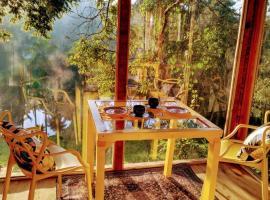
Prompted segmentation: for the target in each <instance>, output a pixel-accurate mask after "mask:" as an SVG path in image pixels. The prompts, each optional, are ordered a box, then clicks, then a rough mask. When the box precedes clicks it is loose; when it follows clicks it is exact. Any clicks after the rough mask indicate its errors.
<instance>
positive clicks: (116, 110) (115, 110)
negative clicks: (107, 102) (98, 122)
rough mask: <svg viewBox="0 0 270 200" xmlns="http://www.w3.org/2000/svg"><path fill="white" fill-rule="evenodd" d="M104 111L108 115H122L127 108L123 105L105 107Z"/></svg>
mask: <svg viewBox="0 0 270 200" xmlns="http://www.w3.org/2000/svg"><path fill="white" fill-rule="evenodd" d="M104 112H105V113H106V114H108V115H123V114H126V113H127V109H126V108H123V107H106V108H104Z"/></svg>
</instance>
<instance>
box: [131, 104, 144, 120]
mask: <svg viewBox="0 0 270 200" xmlns="http://www.w3.org/2000/svg"><path fill="white" fill-rule="evenodd" d="M133 113H134V114H135V117H142V116H143V114H144V113H145V107H144V106H143V105H135V106H134V107H133Z"/></svg>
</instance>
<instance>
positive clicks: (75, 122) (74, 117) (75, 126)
mask: <svg viewBox="0 0 270 200" xmlns="http://www.w3.org/2000/svg"><path fill="white" fill-rule="evenodd" d="M72 115H73V128H74V134H75V142H76V145H78V127H77V121H76V113H75V111H74V112H73V114H72Z"/></svg>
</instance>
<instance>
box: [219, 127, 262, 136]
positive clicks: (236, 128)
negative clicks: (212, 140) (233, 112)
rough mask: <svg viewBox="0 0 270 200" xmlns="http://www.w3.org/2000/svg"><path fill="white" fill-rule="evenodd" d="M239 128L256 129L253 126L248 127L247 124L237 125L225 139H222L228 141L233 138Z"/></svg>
mask: <svg viewBox="0 0 270 200" xmlns="http://www.w3.org/2000/svg"><path fill="white" fill-rule="evenodd" d="M240 128H250V129H257V128H258V126H253V125H248V124H239V125H237V126H236V127H235V129H234V130H233V131H232V132H231V133H230V134H229V135H227V136H226V137H224V138H223V139H230V138H231V137H233V136H234V135H235V134H236V133H237V131H238V130H239V129H240Z"/></svg>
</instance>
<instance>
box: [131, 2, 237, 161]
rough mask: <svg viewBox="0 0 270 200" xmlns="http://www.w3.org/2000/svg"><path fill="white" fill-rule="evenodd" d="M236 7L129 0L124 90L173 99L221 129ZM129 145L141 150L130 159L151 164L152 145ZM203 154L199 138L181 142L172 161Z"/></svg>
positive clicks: (161, 155) (161, 154)
mask: <svg viewBox="0 0 270 200" xmlns="http://www.w3.org/2000/svg"><path fill="white" fill-rule="evenodd" d="M241 9H242V2H241V1H232V0H226V1H173V0H171V1H170V0H168V1H158V0H141V1H139V0H137V1H133V4H132V14H131V37H130V57H129V83H130V86H129V87H130V90H128V91H130V92H132V89H134V88H137V96H136V97H135V98H137V99H139V98H148V97H151V96H154V97H158V98H160V99H161V100H162V99H163V98H167V99H168V98H172V97H175V98H177V99H179V100H181V101H183V102H184V103H186V104H187V105H189V106H190V107H192V108H193V109H194V110H196V111H198V112H199V113H201V114H202V115H204V116H206V117H207V118H208V119H210V120H211V121H212V122H214V123H215V124H216V125H218V126H220V127H221V128H223V127H224V124H225V117H226V109H227V102H228V99H227V98H228V96H229V90H230V80H231V75H232V68H233V61H234V53H235V47H236V41H237V35H238V27H239V20H240V15H241ZM134 85H135V86H134ZM131 96H132V98H133V95H131ZM127 143H131V142H127ZM138 143H139V144H140V145H138ZM132 144H133V145H135V146H136V145H137V146H136V147H137V148H140V149H144V150H145V151H144V153H143V154H144V155H145V156H141V154H140V155H137V154H133V157H138V159H139V160H140V161H149V160H152V158H153V156H152V155H151V152H152V150H153V149H152V150H151V148H152V147H153V145H156V144H154V143H153V142H143V143H142V142H132ZM165 145H166V141H159V144H158V152H159V155H158V157H157V159H163V158H164V153H165V149H166V148H165V147H166V146H165ZM126 146H127V147H126V160H127V161H129V160H130V161H131V159H130V156H129V155H128V152H129V148H128V147H129V146H128V145H126ZM137 152H139V151H137ZM206 153H207V142H206V141H205V140H204V139H199V140H195V139H194V140H185V139H182V140H179V141H177V144H176V150H175V158H178V159H179V158H180V159H182V158H201V157H204V156H205V155H206ZM138 154H139V153H138Z"/></svg>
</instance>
